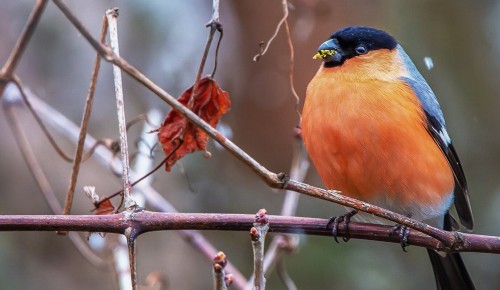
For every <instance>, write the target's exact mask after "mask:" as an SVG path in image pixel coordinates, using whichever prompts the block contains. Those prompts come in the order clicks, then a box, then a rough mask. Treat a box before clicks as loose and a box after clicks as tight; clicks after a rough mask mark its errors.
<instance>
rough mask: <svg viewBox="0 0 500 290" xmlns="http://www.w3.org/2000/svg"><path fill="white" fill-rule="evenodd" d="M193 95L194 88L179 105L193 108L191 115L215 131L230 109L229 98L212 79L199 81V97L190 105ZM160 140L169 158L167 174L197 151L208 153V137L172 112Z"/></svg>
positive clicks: (167, 118)
mask: <svg viewBox="0 0 500 290" xmlns="http://www.w3.org/2000/svg"><path fill="white" fill-rule="evenodd" d="M192 91H193V87H191V88H189V89H188V90H187V91H185V92H184V93H183V94H182V95H181V96H180V97H179V99H178V101H179V102H180V103H182V104H183V105H185V106H187V105H188V104H190V106H191V108H190V109H191V111H193V112H194V113H195V114H196V115H198V116H199V117H200V118H201V119H203V120H204V121H205V122H207V123H209V124H210V125H211V126H212V127H215V126H216V125H217V123H218V122H219V120H220V117H221V116H222V115H223V114H224V113H225V112H226V111H227V110H228V109H229V107H230V106H231V101H230V100H229V94H228V93H227V92H226V91H223V90H222V89H221V88H220V87H219V85H218V84H217V82H216V81H215V80H213V79H212V78H209V77H205V78H203V79H201V80H200V82H199V85H198V89H197V94H195V95H194V99H193V101H192V102H190V101H189V99H190V98H191V94H192ZM158 140H159V142H160V143H161V145H162V148H163V152H165V154H166V155H167V156H168V155H170V157H169V158H168V159H167V160H166V162H165V170H166V171H170V169H171V168H172V166H173V165H174V164H175V162H177V160H179V159H181V158H182V157H184V155H186V154H189V153H192V152H194V151H197V150H202V151H206V148H207V143H208V136H207V134H206V133H205V132H203V130H201V129H200V128H198V127H196V126H195V125H193V124H191V123H190V122H189V121H187V120H186V118H185V117H184V116H182V115H181V114H179V113H178V112H177V111H175V110H172V111H170V112H169V113H168V115H167V117H166V118H165V121H164V122H163V123H162V125H161V127H160V128H159V129H158ZM174 151H175V152H174ZM172 152H173V154H172Z"/></svg>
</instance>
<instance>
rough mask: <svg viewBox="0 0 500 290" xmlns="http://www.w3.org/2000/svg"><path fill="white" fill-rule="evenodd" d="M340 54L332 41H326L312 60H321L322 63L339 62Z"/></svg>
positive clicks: (340, 59)
mask: <svg viewBox="0 0 500 290" xmlns="http://www.w3.org/2000/svg"><path fill="white" fill-rule="evenodd" d="M342 58H343V56H342V53H341V51H340V48H339V47H338V45H337V44H336V43H335V42H334V41H333V39H328V40H327V41H325V42H323V43H322V44H321V45H320V46H319V47H318V52H317V53H316V54H315V55H314V56H313V59H322V60H323V61H324V62H341V61H342Z"/></svg>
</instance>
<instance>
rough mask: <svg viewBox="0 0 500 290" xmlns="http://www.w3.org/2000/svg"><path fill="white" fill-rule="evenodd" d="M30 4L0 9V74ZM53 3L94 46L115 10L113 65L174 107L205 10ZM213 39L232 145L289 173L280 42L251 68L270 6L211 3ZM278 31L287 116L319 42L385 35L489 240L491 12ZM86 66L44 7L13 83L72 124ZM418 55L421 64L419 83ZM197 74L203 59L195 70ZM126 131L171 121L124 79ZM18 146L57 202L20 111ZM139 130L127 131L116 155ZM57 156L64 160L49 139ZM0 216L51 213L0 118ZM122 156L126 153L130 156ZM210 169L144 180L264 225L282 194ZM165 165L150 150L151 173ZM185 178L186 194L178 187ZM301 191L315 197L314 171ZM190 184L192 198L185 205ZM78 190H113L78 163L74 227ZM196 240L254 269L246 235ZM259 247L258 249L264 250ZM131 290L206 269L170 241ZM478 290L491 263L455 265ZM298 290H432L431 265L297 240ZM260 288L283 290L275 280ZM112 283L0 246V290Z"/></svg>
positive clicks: (200, 274) (386, 248) (206, 279)
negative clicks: (262, 216) (413, 78)
mask: <svg viewBox="0 0 500 290" xmlns="http://www.w3.org/2000/svg"><path fill="white" fill-rule="evenodd" d="M34 2H35V1H27V0H17V1H12V0H11V1H2V2H1V3H0V62H2V63H3V62H4V61H5V60H6V59H7V57H8V55H9V53H10V51H11V49H12V47H13V45H14V43H15V41H16V39H17V37H18V35H19V34H20V32H21V30H22V28H23V26H24V24H25V21H26V19H27V17H28V15H29V13H30V11H31V8H32V6H33V4H34ZM66 2H67V4H68V5H69V6H70V7H71V8H72V10H73V11H74V12H75V13H76V14H77V15H78V17H79V18H80V19H81V20H82V21H83V23H84V24H85V26H86V27H87V28H88V29H89V30H90V31H91V32H92V33H93V35H95V36H96V37H97V35H98V33H99V29H100V25H101V20H102V17H103V14H104V11H105V10H106V9H108V8H111V7H114V6H118V7H119V8H120V18H119V34H120V46H121V47H120V51H121V54H122V56H123V57H124V58H125V59H127V60H128V61H129V62H130V63H132V64H133V65H135V66H136V67H137V68H139V69H140V70H141V71H143V72H144V73H145V74H146V75H147V76H149V77H150V78H151V79H153V80H154V81H155V82H157V83H158V84H159V85H160V86H161V87H162V88H164V89H165V90H167V91H168V92H169V93H170V94H172V95H179V94H180V93H182V91H183V90H185V89H186V88H187V87H189V86H190V85H191V83H192V82H193V80H194V77H195V73H196V70H197V67H198V63H199V61H200V57H201V53H202V51H203V47H204V44H205V41H206V37H207V29H206V28H205V26H204V25H205V23H207V22H208V20H209V19H210V16H211V1H201V0H197V1H195V0H189V1H159V0H158V1H152V0H151V1H96V0H92V1H90V0H89V1H75V0H71V1H70V0H68V1H66ZM220 13H221V22H222V24H223V26H224V39H223V42H222V46H221V52H220V58H219V67H218V71H217V76H216V78H217V80H218V81H219V83H220V85H221V86H222V87H223V88H224V89H225V90H227V91H229V93H230V95H231V99H232V108H231V110H230V112H229V113H228V114H227V115H225V116H224V117H223V122H224V123H225V124H226V125H227V126H228V127H230V128H231V130H232V132H233V133H232V140H234V142H235V143H236V144H238V145H239V146H240V147H241V148H243V149H244V150H246V152H248V153H249V154H250V155H252V156H253V157H254V158H256V159H257V160H258V161H259V162H261V163H262V164H263V165H264V166H266V167H267V168H269V169H270V170H272V171H275V172H279V171H283V172H288V171H289V168H290V163H291V157H292V152H293V142H294V141H293V138H292V136H293V133H292V132H293V128H294V127H295V126H296V125H297V124H298V116H297V114H296V112H295V100H294V99H293V97H292V94H291V91H290V88H289V83H288V65H289V55H290V54H289V50H288V46H287V42H286V38H285V34H284V31H283V30H282V31H281V32H280V33H279V35H278V37H277V38H276V39H275V41H274V42H273V44H272V45H271V47H270V49H269V51H268V53H267V54H266V55H265V56H263V57H262V58H261V60H260V61H259V62H257V63H256V62H254V61H252V58H253V56H254V55H255V54H256V53H257V52H258V44H259V42H261V41H265V40H267V39H268V38H269V37H270V36H271V35H272V33H273V32H274V29H275V27H276V24H277V23H278V21H279V20H280V18H281V17H282V8H281V1H265V0H258V1H257V0H253V1H248V0H247V1H221V10H220ZM289 23H290V28H291V31H292V39H293V42H294V46H295V70H296V73H295V80H296V84H295V85H296V89H297V92H298V94H299V96H300V97H301V104H300V106H301V105H302V103H303V97H304V94H305V89H306V86H307V83H308V82H309V80H310V79H311V78H312V77H313V75H314V73H315V71H316V70H317V68H318V66H319V63H318V62H317V61H313V60H312V55H313V54H314V52H315V50H316V48H317V47H318V45H319V44H320V43H321V42H323V41H324V40H325V39H326V38H327V37H328V36H329V35H330V34H331V33H332V32H333V31H335V30H337V29H339V28H342V27H345V26H350V25H367V26H373V27H377V28H381V29H384V30H386V31H388V32H390V33H391V34H392V35H394V36H395V37H396V38H397V39H398V40H399V41H400V43H401V44H402V45H403V47H405V49H406V51H407V53H408V54H409V55H410V57H411V58H412V59H413V61H414V63H415V64H416V66H417V67H418V68H419V69H420V71H421V72H422V73H423V75H424V77H425V78H426V79H427V81H428V82H429V84H430V85H431V87H432V88H433V90H434V91H435V93H436V95H437V96H438V98H439V101H440V103H441V106H442V109H443V111H444V114H445V117H446V119H447V122H448V131H449V133H450V135H451V136H452V138H453V140H454V144H455V147H456V149H457V151H458V152H459V155H460V157H461V161H462V164H463V167H464V170H465V173H466V175H467V177H468V182H469V187H470V192H471V201H472V206H473V210H474V213H475V218H476V229H475V232H476V233H480V234H489V235H499V234H500V226H499V225H498V224H499V223H498V220H500V211H498V208H499V207H500V195H499V194H498V192H499V190H500V177H499V172H500V134H499V124H500V114H499V113H498V109H499V108H500V98H498V94H499V92H500V82H499V81H498V75H499V73H500V58H499V57H498V55H499V54H500V29H498V27H500V2H498V1H481V3H475V4H472V3H470V2H469V1H464V0H458V1H456V0H455V1H452V0H446V1H430V0H429V1H361V0H355V1H352V0H338V1H327V0H324V1H319V0H291V1H290V17H289ZM94 55H95V52H94V51H93V50H92V49H91V47H90V45H89V44H87V43H86V41H85V40H84V39H83V38H82V37H81V35H80V34H79V33H78V32H77V31H76V29H74V28H73V27H72V26H71V25H70V23H69V22H68V21H67V20H66V19H65V17H64V16H63V15H62V14H61V13H60V11H58V10H57V9H56V7H55V6H54V5H53V4H52V3H49V5H48V7H47V8H46V11H45V13H44V15H43V17H42V19H41V22H40V24H39V27H38V29H37V31H36V33H35V35H34V37H33V39H32V40H31V42H30V45H29V47H28V49H27V51H26V53H25V56H24V57H23V59H22V61H21V63H20V65H19V67H18V69H17V73H18V75H19V76H20V77H21V79H22V80H23V82H24V84H25V85H26V86H27V87H29V88H30V89H31V91H32V92H34V93H35V94H36V95H38V96H39V97H40V98H42V99H43V100H45V101H46V102H48V103H49V104H51V105H52V106H53V107H55V108H56V109H58V110H60V111H61V112H62V113H63V114H65V115H66V116H67V117H68V118H70V119H71V120H73V121H74V122H76V123H79V122H80V118H81V114H82V110H83V104H84V98H85V96H86V93H87V86H88V82H89V79H90V73H91V70H92V64H93V59H94ZM424 57H431V58H432V60H433V63H434V68H433V69H432V70H428V69H427V68H426V67H425V65H424V61H423V59H424ZM209 59H210V60H209V62H208V64H207V70H206V72H207V73H208V72H210V70H211V67H212V65H213V58H212V57H210V58H209ZM124 84H125V87H124V91H125V101H126V110H127V117H128V118H129V119H131V118H133V117H134V116H136V115H138V114H141V113H144V112H147V111H148V110H149V109H151V108H158V109H160V110H161V111H162V112H165V113H166V112H167V111H168V110H169V107H168V106H167V105H166V104H165V103H163V102H162V101H160V100H159V99H158V98H157V97H156V96H154V95H153V94H151V93H150V92H148V91H147V90H146V89H144V88H143V87H141V86H140V85H138V84H137V83H136V82H135V81H134V80H132V79H131V78H129V77H127V76H124ZM18 113H19V116H20V117H21V119H22V122H21V123H22V125H23V126H24V128H25V129H26V130H27V132H28V136H29V138H30V142H31V145H32V146H33V147H34V151H35V152H36V154H37V156H38V158H39V161H40V162H41V163H42V165H43V168H44V169H45V172H46V174H47V175H48V176H49V179H50V181H51V184H52V186H53V187H54V189H55V191H56V192H57V193H58V196H59V200H60V201H61V202H62V201H63V199H64V193H65V191H66V188H67V183H68V179H69V175H70V170H71V164H68V163H65V162H64V161H62V160H61V159H60V158H59V157H58V156H57V155H56V154H55V152H54V150H53V149H52V148H51V147H50V146H49V145H48V142H47V140H46V139H45V138H44V137H43V135H42V134H41V133H40V129H39V127H38V126H37V125H36V123H35V122H34V120H33V118H32V117H31V116H29V115H28V114H26V113H25V112H23V111H22V110H18ZM140 127H141V126H138V127H137V128H138V129H135V131H134V130H132V131H131V134H130V140H131V141H130V142H131V144H133V141H134V140H136V138H137V133H138V132H139V131H140ZM89 133H90V134H91V135H93V136H94V137H96V138H113V139H116V138H117V137H118V135H117V124H116V113H115V108H114V94H113V87H112V72H111V66H110V65H109V64H107V63H105V64H103V65H102V70H101V75H100V79H99V83H98V87H97V91H96V96H95V106H94V111H93V113H92V120H91V124H90V129H89ZM56 139H57V140H58V142H60V144H61V146H63V148H65V150H66V152H69V153H70V154H72V153H71V152H72V150H73V148H74V147H73V146H72V145H71V144H70V143H69V142H68V141H67V140H66V139H65V138H64V136H56ZM0 140H1V146H0V184H1V185H2V186H1V188H2V190H1V194H0V198H1V202H0V214H51V211H50V209H49V207H48V206H47V204H46V201H45V200H44V198H43V197H42V195H41V194H40V192H39V190H38V188H37V186H36V184H35V182H34V180H33V178H32V176H31V174H30V172H29V171H28V168H27V166H26V164H25V163H24V161H23V158H22V155H21V154H20V151H19V150H18V148H17V145H16V144H15V142H14V140H13V137H12V134H11V131H10V129H9V127H8V125H7V122H6V119H5V114H3V113H2V114H0ZM131 147H132V149H134V148H133V146H131ZM209 150H210V151H211V152H212V158H210V159H206V158H204V157H203V156H202V154H201V153H196V154H193V155H190V156H188V157H187V158H185V159H184V160H183V161H182V163H183V167H184V169H185V171H186V173H187V176H188V177H189V178H188V179H187V178H186V176H185V175H184V174H183V173H182V172H181V169H180V167H179V166H176V167H175V168H174V169H173V171H172V172H170V173H166V172H164V171H160V172H158V173H156V174H155V180H154V186H155V188H157V189H158V191H159V192H161V193H162V194H163V195H164V196H165V197H166V198H167V199H168V200H169V201H170V202H171V203H172V204H173V205H174V206H175V207H176V208H177V209H178V210H179V211H182V212H221V213H255V212H256V211H257V210H258V209H259V208H263V207H264V208H266V209H267V210H268V212H269V213H271V214H277V213H279V211H280V208H281V202H282V200H283V194H282V192H274V191H272V190H271V189H269V188H268V187H267V186H266V185H265V184H264V183H263V182H262V181H261V180H260V179H259V178H258V177H256V176H255V174H253V172H252V171H250V170H249V169H248V168H246V167H245V166H244V165H242V163H241V162H239V161H238V160H236V159H235V158H234V157H233V156H231V155H230V154H228V153H227V152H225V151H223V150H219V149H217V148H215V147H214V146H213V144H211V145H210V148H209ZM162 157H163V155H162V152H157V156H156V162H159V161H160V160H161V158H162ZM188 180H189V181H188ZM306 181H307V182H309V183H311V184H314V185H317V186H322V184H321V181H320V180H319V178H318V176H317V174H316V172H315V171H314V169H311V170H310V172H309V174H308V176H307V179H306ZM188 182H189V183H190V185H191V187H193V188H194V191H191V190H190V189H189V186H188ZM84 185H95V186H97V189H98V192H100V193H102V194H105V193H111V192H115V191H116V190H117V189H119V187H120V181H119V179H118V178H116V177H115V176H114V175H113V174H111V173H110V171H109V169H108V168H106V167H103V166H102V165H100V164H99V163H97V162H95V161H93V160H90V161H88V162H86V163H85V164H83V166H82V170H81V173H80V177H79V180H78V185H77V196H76V199H75V203H74V209H73V213H75V214H88V213H89V210H90V209H91V204H90V202H89V200H87V199H86V198H85V197H84V196H83V191H82V187H83V186H84ZM342 212H343V209H341V207H339V206H337V205H335V204H330V203H327V202H325V201H321V200H316V199H313V198H309V197H304V196H302V197H301V198H300V204H299V209H298V215H300V216H309V217H322V218H326V217H328V216H331V215H334V214H338V213H342ZM204 234H205V235H206V237H207V238H208V239H209V240H210V241H211V242H212V243H213V244H214V245H215V246H216V247H217V248H218V249H220V250H223V251H224V252H225V253H226V254H227V255H228V257H229V259H230V260H231V261H232V262H233V263H234V264H235V265H236V266H237V267H238V268H239V269H240V270H241V271H242V272H243V273H244V274H246V275H250V274H251V271H252V262H251V261H252V250H251V246H250V243H249V239H248V234H247V233H244V232H205V233H204ZM269 240H270V239H269ZM138 248H139V251H138V259H139V260H138V266H139V280H140V282H141V283H143V282H144V279H145V277H146V276H147V274H148V273H150V272H154V271H160V272H163V273H165V274H166V276H167V277H168V279H169V283H170V289H207V288H211V287H212V286H211V285H212V278H211V266H210V265H211V262H210V261H208V260H207V259H205V258H204V257H203V256H202V255H201V254H199V253H198V252H197V251H195V250H193V249H192V248H190V246H188V245H187V244H186V243H185V242H184V241H183V240H182V239H181V238H179V236H178V235H177V234H176V233H175V232H158V233H150V234H147V235H144V236H141V238H140V239H139V242H138ZM463 258H464V260H465V263H466V264H467V265H468V267H469V270H470V273H471V276H472V278H473V279H474V280H475V282H476V284H477V286H478V289H498V288H499V287H500V275H498V274H499V273H500V256H497V255H490V254H478V253H464V254H463ZM285 262H286V267H287V269H288V271H289V274H290V275H291V277H292V278H293V280H294V281H295V282H296V284H297V286H298V288H299V289H433V287H434V286H433V285H434V281H433V279H434V278H433V276H432V270H431V266H430V264H429V262H428V260H427V254H426V253H425V250H424V249H420V248H416V247H410V248H409V252H408V253H403V252H402V251H401V249H400V247H399V246H398V245H392V244H386V243H377V242H366V241H359V240H352V241H350V242H349V243H347V244H345V243H341V244H335V243H334V242H333V241H332V239H330V238H325V237H305V236H303V237H301V243H300V249H299V250H298V251H297V252H296V253H294V254H292V255H290V256H287V257H286V258H285ZM268 278H269V279H268V288H269V289H285V287H284V286H283V285H282V284H281V283H280V282H279V279H278V278H277V275H276V274H275V273H274V272H273V273H271V274H270V275H269V277H268ZM113 287H115V286H114V282H113V275H112V273H110V272H109V271H106V270H103V269H98V268H96V267H93V266H92V265H90V264H89V263H88V262H87V261H86V260H85V259H84V258H83V257H82V256H81V255H80V254H79V252H78V251H77V250H76V249H75V248H74V246H73V245H72V244H71V242H70V241H69V240H68V239H67V238H65V237H61V236H57V235H55V234H54V233H50V232H2V233H1V234H0V289H113Z"/></svg>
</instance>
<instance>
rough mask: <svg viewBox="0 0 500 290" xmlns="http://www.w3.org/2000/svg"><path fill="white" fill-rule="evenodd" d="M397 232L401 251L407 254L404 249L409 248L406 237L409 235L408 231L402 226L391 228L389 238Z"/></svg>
mask: <svg viewBox="0 0 500 290" xmlns="http://www.w3.org/2000/svg"><path fill="white" fill-rule="evenodd" d="M398 232H399V237H400V240H399V243H400V244H401V248H402V249H403V252H408V251H407V250H406V247H408V246H409V244H408V236H409V235H410V229H409V228H408V227H407V226H404V225H399V224H398V225H395V226H394V227H392V229H391V231H390V232H389V237H391V236H393V235H395V234H396V233H398Z"/></svg>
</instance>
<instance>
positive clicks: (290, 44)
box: [282, 0, 302, 124]
mask: <svg viewBox="0 0 500 290" xmlns="http://www.w3.org/2000/svg"><path fill="white" fill-rule="evenodd" d="M282 3H283V15H287V16H288V1H287V0H283V1H282ZM285 32H286V39H287V40H288V41H287V42H288V48H289V49H290V69H289V72H288V79H289V81H290V90H291V91H292V95H293V96H294V97H295V111H296V112H297V115H298V116H299V124H300V123H301V121H302V114H301V113H300V109H299V104H300V98H299V95H298V94H297V91H296V90H295V80H294V70H295V68H294V67H295V49H294V48H293V42H292V34H291V33H290V27H289V26H288V18H285Z"/></svg>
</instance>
